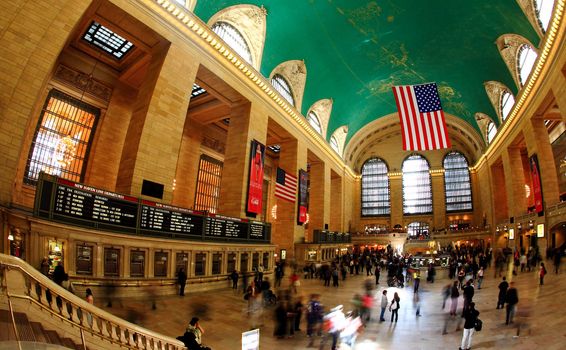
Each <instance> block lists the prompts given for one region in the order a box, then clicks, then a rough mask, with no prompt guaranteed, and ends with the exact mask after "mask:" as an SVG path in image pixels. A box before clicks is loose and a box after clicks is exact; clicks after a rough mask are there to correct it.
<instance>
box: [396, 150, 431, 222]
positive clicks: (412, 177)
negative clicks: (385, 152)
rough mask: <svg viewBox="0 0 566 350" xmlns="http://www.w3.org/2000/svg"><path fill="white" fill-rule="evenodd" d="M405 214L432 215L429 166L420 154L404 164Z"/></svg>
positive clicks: (410, 157) (408, 159) (409, 158)
mask: <svg viewBox="0 0 566 350" xmlns="http://www.w3.org/2000/svg"><path fill="white" fill-rule="evenodd" d="M402 169H403V213H404V214H430V213H432V186H431V180H430V173H429V169H430V167H429V165H428V162H427V161H426V159H425V158H424V157H422V156H420V155H418V154H414V155H412V156H409V157H408V158H407V159H405V161H404V162H403V168H402Z"/></svg>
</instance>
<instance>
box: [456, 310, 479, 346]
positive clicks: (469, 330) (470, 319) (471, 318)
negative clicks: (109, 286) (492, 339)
mask: <svg viewBox="0 0 566 350" xmlns="http://www.w3.org/2000/svg"><path fill="white" fill-rule="evenodd" d="M475 306H476V304H475V303H473V302H471V303H469V304H468V305H467V307H466V308H465V309H464V319H465V322H464V333H463V334H462V344H461V346H460V350H469V349H471V348H472V335H473V334H474V327H475V326H476V320H477V319H478V316H479V314H480V313H479V311H477V310H476V309H475Z"/></svg>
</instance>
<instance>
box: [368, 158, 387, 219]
mask: <svg viewBox="0 0 566 350" xmlns="http://www.w3.org/2000/svg"><path fill="white" fill-rule="evenodd" d="M387 172H388V170H387V164H385V162H384V161H383V160H382V159H379V158H371V159H369V160H367V161H366V162H365V163H364V165H363V166H362V216H374V215H389V214H390V213H391V202H390V200H389V199H390V196H389V177H388V176H387Z"/></svg>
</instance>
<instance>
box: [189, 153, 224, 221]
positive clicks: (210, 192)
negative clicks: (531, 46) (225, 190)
mask: <svg viewBox="0 0 566 350" xmlns="http://www.w3.org/2000/svg"><path fill="white" fill-rule="evenodd" d="M222 166H223V163H222V162H221V161H219V160H216V159H214V158H212V157H209V156H207V155H205V154H203V155H201V156H200V162H199V170H198V179H197V190H196V194H195V210H204V211H208V212H211V213H216V211H217V210H218V199H219V198H220V180H222Z"/></svg>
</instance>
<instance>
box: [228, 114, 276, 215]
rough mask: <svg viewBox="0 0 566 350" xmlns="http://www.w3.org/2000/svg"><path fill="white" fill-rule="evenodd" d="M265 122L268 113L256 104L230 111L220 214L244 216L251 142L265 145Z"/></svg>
mask: <svg viewBox="0 0 566 350" xmlns="http://www.w3.org/2000/svg"><path fill="white" fill-rule="evenodd" d="M267 120H268V114H267V112H266V111H265V110H263V109H262V108H261V107H259V106H257V105H250V104H249V103H245V104H242V105H239V106H237V107H233V108H232V111H231V113H230V127H229V128H228V136H227V138H226V153H225V156H224V167H223V169H222V180H221V188H220V202H219V203H220V204H219V209H218V212H219V213H220V214H222V215H228V216H234V217H238V218H239V217H245V216H246V200H247V186H248V176H249V158H250V147H251V141H252V140H254V139H255V140H257V141H259V142H261V143H262V144H264V145H265V141H266V139H267ZM263 190H264V191H267V189H266V188H264V189H263Z"/></svg>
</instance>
